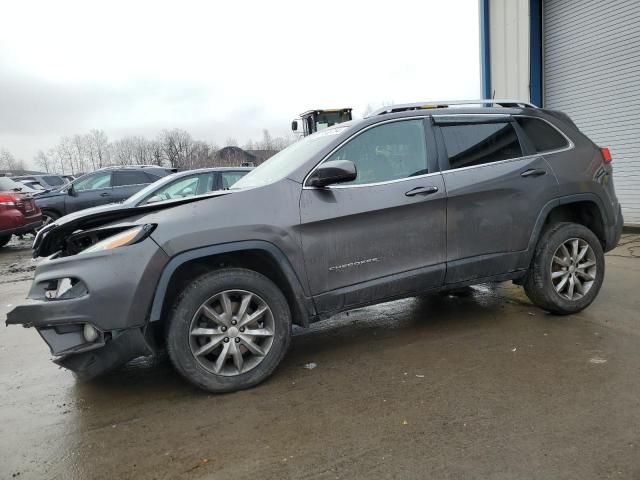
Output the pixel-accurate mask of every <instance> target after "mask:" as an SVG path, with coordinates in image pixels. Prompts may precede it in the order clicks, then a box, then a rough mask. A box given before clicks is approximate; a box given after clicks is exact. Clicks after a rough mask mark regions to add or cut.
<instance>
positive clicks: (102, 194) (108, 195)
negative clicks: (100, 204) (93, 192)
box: [100, 192, 111, 197]
mask: <svg viewBox="0 0 640 480" xmlns="http://www.w3.org/2000/svg"><path fill="white" fill-rule="evenodd" d="M100 196H101V197H110V196H111V194H110V193H109V192H102V193H101V194H100Z"/></svg>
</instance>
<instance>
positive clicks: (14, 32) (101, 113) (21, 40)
mask: <svg viewBox="0 0 640 480" xmlns="http://www.w3.org/2000/svg"><path fill="white" fill-rule="evenodd" d="M479 71H480V70H479V21H478V1H477V0H449V1H446V2H442V1H425V0H418V1H411V2H409V1H406V2H405V1H401V0H398V1H395V2H390V1H385V2H372V1H367V2H350V1H346V0H341V1H333V0H329V1H326V0H323V1H317V0H316V1H309V2H305V1H302V0H298V1H295V2H294V1H273V2H265V1H244V0H233V1H224V2H195V1H186V0H176V1H173V2H160V1H149V2H143V1H133V0H129V1H127V2H119V1H113V0H110V1H101V2H96V1H88V0H85V1H79V2H67V1H62V0H56V1H43V2H33V1H26V0H21V1H16V2H7V3H5V4H4V5H3V7H2V14H1V15H0V148H6V149H8V150H9V151H11V152H12V153H13V154H14V155H15V156H17V157H19V158H22V159H24V160H26V161H27V162H30V163H31V159H32V157H33V155H34V154H35V153H36V151H37V150H39V149H43V150H46V149H48V148H49V147H51V146H53V145H55V144H56V143H57V142H58V140H59V137H60V136H62V135H73V134H75V133H85V132H87V131H88V130H89V129H92V128H99V129H103V130H105V132H106V133H107V135H108V136H109V138H110V139H111V140H114V139H117V138H120V137H122V136H124V135H145V136H148V137H155V135H156V134H157V133H158V132H159V131H160V130H162V129H164V128H174V127H178V128H184V129H186V130H188V131H189V132H190V133H191V134H192V135H193V136H194V138H197V139H200V140H206V141H212V142H216V143H218V144H223V143H224V141H225V139H227V138H228V137H235V138H237V139H238V141H239V142H240V143H243V142H244V141H246V140H247V139H249V138H254V139H257V138H259V137H260V135H261V130H262V129H263V128H268V129H269V130H270V132H271V133H272V135H282V134H286V133H287V132H288V129H289V128H290V121H291V120H292V119H293V118H294V117H295V116H296V115H297V114H299V113H300V112H302V111H304V110H307V109H311V108H331V107H353V108H354V114H355V116H361V114H362V112H363V111H364V110H365V108H366V106H367V104H371V105H372V106H374V107H377V106H380V105H381V104H382V103H383V102H395V103H400V102H411V101H421V100H428V99H452V98H478V97H479V92H480V73H479Z"/></svg>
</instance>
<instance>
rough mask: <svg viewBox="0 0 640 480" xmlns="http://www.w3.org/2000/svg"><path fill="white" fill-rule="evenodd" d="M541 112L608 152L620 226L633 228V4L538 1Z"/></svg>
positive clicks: (638, 69) (638, 98)
mask: <svg viewBox="0 0 640 480" xmlns="http://www.w3.org/2000/svg"><path fill="white" fill-rule="evenodd" d="M543 18H544V21H543V29H544V33H543V39H544V46H543V48H544V71H543V78H544V84H543V85H544V106H545V107H546V108H553V109H558V110H562V111H564V112H566V113H567V114H569V115H570V116H571V118H572V119H573V121H574V122H575V123H576V124H577V125H578V127H580V129H581V130H582V131H583V132H584V133H586V134H587V135H588V136H589V137H590V138H591V139H592V140H593V141H594V142H596V143H597V144H599V145H602V146H608V147H610V148H611V152H612V154H613V166H614V179H615V185H616V192H617V194H618V198H619V199H620V203H621V204H622V211H623V214H624V216H625V223H626V224H631V225H640V0H586V1H585V0H545V1H544V3H543Z"/></svg>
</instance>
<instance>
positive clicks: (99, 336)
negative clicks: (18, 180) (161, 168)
mask: <svg viewBox="0 0 640 480" xmlns="http://www.w3.org/2000/svg"><path fill="white" fill-rule="evenodd" d="M169 206H173V205H169ZM140 213H142V214H144V213H146V212H145V211H142V212H141V211H140V209H122V210H116V211H108V212H105V213H103V214H100V213H96V214H91V215H86V216H77V217H75V218H70V219H66V218H65V217H63V219H61V221H60V222H56V224H53V225H52V226H47V227H46V229H43V233H40V234H39V235H38V237H37V239H36V242H35V244H34V256H44V255H46V258H43V259H41V260H40V262H39V265H38V267H37V268H36V271H35V276H34V280H33V283H32V285H31V289H30V291H29V294H28V296H27V298H28V300H27V301H26V302H25V303H24V304H22V305H19V306H17V307H15V308H14V309H13V310H12V311H10V312H9V313H8V315H7V322H6V323H7V325H23V326H24V327H27V328H35V329H36V330H37V331H38V333H39V334H40V336H41V337H42V339H43V340H44V341H45V342H46V343H47V345H48V346H49V348H50V350H51V354H52V355H53V356H54V362H55V363H57V364H58V365H61V366H63V367H65V368H68V369H69V370H72V371H74V372H75V373H76V375H77V376H78V377H79V378H81V379H90V378H93V377H95V376H98V375H100V374H102V373H105V372H107V371H109V370H112V369H114V368H116V367H118V366H121V365H123V364H125V363H127V362H128V361H129V360H132V359H134V358H136V357H139V356H146V355H151V354H153V353H154V347H153V341H152V338H151V337H152V336H151V332H149V331H148V329H147V321H148V318H149V312H150V307H151V303H152V300H153V295H154V293H155V289H156V285H157V283H158V279H159V277H160V275H161V273H162V270H163V269H164V267H165V265H166V264H167V262H168V261H169V257H168V256H167V254H166V253H165V252H164V250H163V249H162V248H160V247H159V246H158V245H157V243H156V242H155V241H154V240H153V239H152V238H151V233H152V232H153V228H154V227H155V225H153V224H149V223H146V222H144V221H142V220H140V218H141V217H143V215H140ZM136 214H138V215H136ZM114 239H116V240H117V243H114V242H116V240H114Z"/></svg>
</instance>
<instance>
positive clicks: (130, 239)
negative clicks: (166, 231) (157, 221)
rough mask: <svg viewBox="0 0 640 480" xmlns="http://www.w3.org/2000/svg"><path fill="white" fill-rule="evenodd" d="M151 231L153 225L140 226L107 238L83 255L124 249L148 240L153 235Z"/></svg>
mask: <svg viewBox="0 0 640 480" xmlns="http://www.w3.org/2000/svg"><path fill="white" fill-rule="evenodd" d="M151 230H153V225H140V226H139V227H133V228H130V229H128V230H125V231H123V232H120V233H117V234H115V235H112V236H110V237H107V238H105V239H104V240H101V241H99V242H98V243H96V244H94V245H91V246H90V247H89V248H87V249H85V250H83V251H82V252H81V253H92V252H102V251H104V250H113V249H114V248H118V247H124V246H125V245H132V244H134V243H138V242H139V241H140V240H143V239H144V238H146V237H147V236H148V235H149V234H150V233H151Z"/></svg>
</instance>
